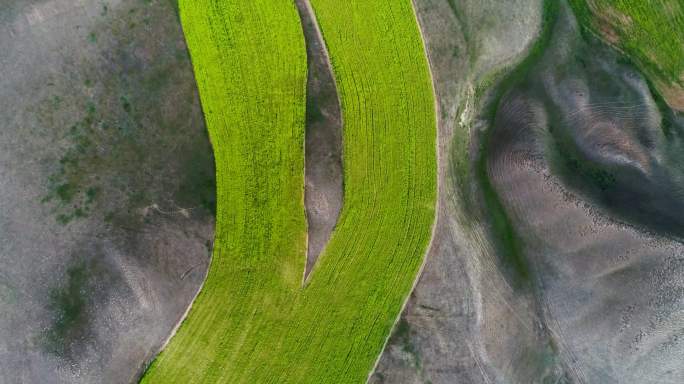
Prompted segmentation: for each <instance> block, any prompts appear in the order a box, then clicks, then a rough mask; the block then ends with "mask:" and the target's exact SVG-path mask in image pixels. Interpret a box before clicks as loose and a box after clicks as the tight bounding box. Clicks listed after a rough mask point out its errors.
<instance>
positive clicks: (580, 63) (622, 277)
mask: <svg viewBox="0 0 684 384" xmlns="http://www.w3.org/2000/svg"><path fill="white" fill-rule="evenodd" d="M562 9H563V13H562V17H561V18H560V20H559V22H558V23H557V25H556V27H555V29H554V31H553V36H552V42H551V45H550V47H549V48H548V49H547V50H546V53H545V55H544V56H543V57H542V58H541V59H540V60H539V62H538V63H537V64H536V65H534V66H533V67H532V68H530V71H529V74H528V75H527V77H526V78H525V79H524V80H523V81H522V82H521V84H520V85H518V86H516V87H514V88H513V89H511V90H510V91H509V92H508V94H507V95H506V96H505V97H504V99H503V100H502V102H501V104H500V106H499V109H498V114H497V116H496V119H495V122H494V126H493V128H492V129H493V130H494V131H493V132H492V142H491V146H490V148H491V152H490V153H489V154H488V174H489V177H490V178H491V180H492V183H493V184H494V186H495V188H496V191H497V193H498V194H499V196H501V198H502V201H503V203H504V205H505V207H506V211H507V212H508V213H509V215H510V217H511V219H512V222H513V223H514V227H515V228H517V229H518V233H519V235H520V237H521V239H522V241H523V243H524V244H525V247H524V248H525V255H526V257H527V258H528V260H529V261H530V263H529V265H530V266H531V267H532V272H533V276H534V277H535V280H536V284H537V285H538V287H539V289H538V291H537V296H538V300H539V302H540V303H541V305H542V306H543V312H544V314H543V318H544V322H545V324H546V325H547V326H548V328H549V330H550V331H551V334H552V335H553V340H554V343H555V345H556V348H557V351H558V354H559V356H560V357H561V358H562V360H563V361H564V362H565V365H566V366H567V367H569V371H568V377H569V378H570V379H572V381H573V382H578V383H606V384H612V383H681V382H684V365H682V361H683V359H684V342H682V335H683V332H684V331H683V329H684V316H682V314H684V245H683V244H682V241H681V240H682V238H681V234H682V231H684V225H682V223H681V215H679V214H676V213H675V212H681V211H682V208H681V205H682V203H683V200H682V197H683V196H682V193H681V191H682V190H684V189H683V187H684V181H683V179H682V165H681V164H682V161H681V158H682V154H681V145H682V139H684V136H683V133H684V124H682V121H681V119H680V118H679V117H677V115H676V114H674V113H673V112H672V111H670V110H668V109H667V108H666V107H665V106H664V103H663V104H661V106H660V108H659V106H658V104H657V103H656V101H655V99H654V97H653V95H652V93H651V90H649V86H648V83H647V82H646V80H645V79H644V78H643V76H642V75H641V74H640V73H639V72H637V70H636V69H635V68H633V67H632V66H630V65H629V64H627V63H626V62H625V61H624V60H623V59H622V58H621V57H620V56H619V55H618V54H617V53H616V52H614V51H612V50H610V49H608V48H607V47H605V46H603V45H601V44H600V43H598V42H596V41H587V40H586V39H583V38H582V36H581V35H580V33H579V30H578V27H577V25H576V24H575V20H574V18H573V16H572V14H571V12H570V11H569V7H563V8H562Z"/></svg>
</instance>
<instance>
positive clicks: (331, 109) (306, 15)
mask: <svg viewBox="0 0 684 384" xmlns="http://www.w3.org/2000/svg"><path fill="white" fill-rule="evenodd" d="M295 3H296V4H297V8H298V9H299V13H300V16H301V19H302V26H303V30H304V36H305V38H306V53H307V59H308V60H307V62H308V70H309V73H308V80H307V96H306V148H305V153H306V174H305V180H306V187H305V195H304V203H305V206H306V218H307V221H308V238H309V239H308V249H307V263H306V272H305V274H307V275H308V273H309V272H310V271H311V269H312V268H313V266H314V263H315V262H316V259H317V258H318V256H319V255H320V254H321V252H322V251H323V249H324V248H325V245H326V244H327V243H328V240H329V239H330V235H331V234H332V231H333V229H334V228H335V225H336V224H337V218H338V216H339V214H340V210H341V209H342V201H343V197H344V196H343V194H344V191H343V184H342V183H343V179H344V175H343V170H342V115H341V112H340V102H339V98H338V95H337V89H336V87H335V80H334V78H333V76H332V70H331V66H330V62H329V61H328V60H329V58H328V55H327V53H326V49H325V46H324V44H323V41H322V37H321V35H320V32H319V29H318V27H317V25H316V23H315V18H314V16H313V14H312V9H311V7H310V6H309V4H308V1H307V0H296V1H295Z"/></svg>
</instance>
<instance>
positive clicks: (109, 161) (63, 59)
mask: <svg viewBox="0 0 684 384" xmlns="http://www.w3.org/2000/svg"><path fill="white" fill-rule="evenodd" d="M0 52H2V54H1V55H0V68H1V71H2V76H0V105H2V108H1V109H0V127H2V128H1V129H0V196H1V198H0V264H2V266H3V267H2V268H1V269H0V307H2V311H0V383H3V384H5V383H8V384H9V383H41V384H45V383H47V384H51V383H130V382H134V381H135V380H136V379H137V376H138V374H139V373H140V372H141V370H142V369H143V367H144V364H145V363H146V362H147V361H149V359H151V358H152V357H153V356H154V354H155V353H156V352H157V351H158V349H159V348H160V346H161V345H162V343H163V342H164V340H165V339H166V337H167V336H168V334H169V333H170V331H171V329H172V328H173V326H174V325H175V324H176V323H177V322H178V320H179V319H180V318H181V316H182V315H183V313H184V311H185V309H186V308H187V306H188V305H189V304H190V301H191V300H192V298H193V297H194V295H195V293H196V291H197V289H198V288H199V286H200V284H201V282H202V280H203V278H204V276H205V273H206V270H207V267H208V261H209V256H210V251H211V243H212V238H213V230H214V223H213V222H214V219H213V210H214V202H215V196H214V193H215V192H214V190H215V183H214V164H213V157H212V151H211V147H210V144H209V140H208V137H207V134H206V132H205V127H204V123H203V117H202V112H201V108H200V104H199V98H198V97H197V91H196V88H195V81H194V77H193V72H192V67H191V64H190V60H189V57H188V54H187V51H186V47H185V43H184V39H183V35H182V31H181V28H180V23H179V20H178V18H177V14H176V9H175V2H174V1H166V0H152V1H147V0H107V1H82V0H79V1H72V0H9V1H5V2H3V5H2V7H0Z"/></svg>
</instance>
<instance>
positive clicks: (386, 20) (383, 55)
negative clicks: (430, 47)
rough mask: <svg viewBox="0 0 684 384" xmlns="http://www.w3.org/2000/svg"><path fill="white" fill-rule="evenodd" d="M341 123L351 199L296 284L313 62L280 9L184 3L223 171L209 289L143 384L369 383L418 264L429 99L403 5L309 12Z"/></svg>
mask: <svg viewBox="0 0 684 384" xmlns="http://www.w3.org/2000/svg"><path fill="white" fill-rule="evenodd" d="M312 5H313V7H314V9H315V13H316V16H317V18H318V20H319V23H320V26H321V30H322V33H323V36H324V38H325V41H326V44H327V46H328V50H329V53H330V56H331V60H332V64H333V69H334V72H335V76H336V80H337V83H338V89H339V92H340V100H341V103H342V111H343V117H344V178H345V179H344V187H345V191H344V192H345V195H344V196H345V201H344V207H343V209H342V212H341V214H340V219H339V222H338V225H337V227H336V229H335V232H334V233H333V235H332V237H331V239H330V241H329V243H328V245H327V247H326V249H325V251H324V252H323V254H322V255H321V256H320V257H319V259H318V262H317V265H316V266H315V267H314V270H313V272H312V273H311V275H310V276H309V280H308V281H307V283H306V284H305V285H302V276H303V271H304V264H305V259H306V252H305V247H306V223H305V219H304V217H305V215H304V207H303V185H304V180H303V175H304V170H303V166H304V161H303V160H304V153H303V148H304V140H303V133H304V112H305V111H304V108H305V79H306V57H305V49H304V41H303V36H302V32H301V27H300V25H299V18H298V16H297V13H296V10H295V8H294V4H293V2H291V1H287V0H250V1H236V0H232V1H218V0H202V1H197V0H192V1H191V0H185V1H181V4H180V12H181V19H182V22H183V26H184V31H185V34H186V38H187V40H188V44H189V47H190V52H191V56H192V59H193V65H194V67H195V72H196V77H197V82H198V86H199V90H200V95H201V99H202V103H203V108H204V112H205V115H206V118H207V126H208V129H209V131H210V135H211V139H212V144H213V146H214V150H215V153H216V162H217V188H218V191H217V199H218V201H217V204H218V206H217V209H218V211H217V233H216V244H215V249H214V258H213V260H212V265H211V268H210V272H209V276H208V278H207V281H206V282H205V285H204V288H203V290H202V292H201V293H200V295H199V296H198V298H197V300H196V301H195V303H194V305H193V309H192V311H191V312H190V314H189V316H188V318H187V320H186V321H185V322H184V324H183V325H182V326H181V328H180V329H179V331H178V333H177V334H176V336H175V337H174V338H173V339H172V341H171V343H170V344H169V345H168V347H167V348H166V349H165V350H164V352H162V353H161V354H160V356H159V357H158V358H157V360H156V361H155V362H154V364H153V365H152V367H151V368H150V369H149V370H148V372H147V374H146V375H145V377H144V378H143V382H145V383H170V382H178V383H196V382H210V383H213V382H229V383H278V384H281V383H293V384H295V383H296V384H300V383H316V384H320V383H362V382H364V381H365V380H366V376H367V375H368V373H369V371H370V369H371V368H372V366H373V363H374V361H375V359H376V357H377V356H378V354H379V353H380V352H381V349H382V347H383V343H384V341H385V339H386V337H387V335H388V334H389V332H390V330H391V328H392V326H393V324H394V321H395V319H396V317H397V316H398V314H399V311H400V309H401V306H402V303H403V302H404V300H405V299H406V296H407V295H408V293H409V291H410V289H411V287H412V284H413V281H414V279H415V276H416V274H417V272H418V269H419V267H420V265H421V263H422V260H423V256H424V254H425V251H426V248H427V245H428V243H429V240H430V236H431V228H432V224H433V219H434V205H435V198H436V152H435V149H436V146H435V139H436V127H435V111H434V99H433V92H432V88H431V82H430V75H429V70H428V67H427V61H426V58H425V55H424V50H423V45H422V40H421V38H420V33H419V30H418V26H417V23H416V19H415V15H414V13H413V8H412V5H411V2H410V0H400V1H391V2H387V1H384V0H354V1H348V2H346V3H345V6H344V7H340V5H339V2H338V1H336V0H315V1H312Z"/></svg>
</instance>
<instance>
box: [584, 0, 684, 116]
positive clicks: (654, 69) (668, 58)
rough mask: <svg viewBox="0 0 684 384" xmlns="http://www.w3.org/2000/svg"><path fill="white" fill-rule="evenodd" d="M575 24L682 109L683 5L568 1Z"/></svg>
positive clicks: (673, 1) (675, 0)
mask: <svg viewBox="0 0 684 384" xmlns="http://www.w3.org/2000/svg"><path fill="white" fill-rule="evenodd" d="M571 4H572V6H573V9H574V10H575V14H576V15H577V18H578V20H579V22H580V23H581V24H582V25H583V26H585V27H587V28H589V29H590V30H592V31H594V32H596V33H597V34H599V35H600V36H602V37H603V38H604V39H605V40H607V41H608V42H610V43H611V44H613V45H615V46H617V47H619V48H621V49H622V50H624V51H625V53H627V54H628V55H629V56H630V57H631V58H632V59H634V61H635V62H636V63H637V64H638V65H639V66H640V67H641V69H642V70H644V71H645V72H646V74H647V75H648V76H649V77H651V79H652V80H653V81H655V83H656V84H657V85H658V88H659V89H660V91H661V92H662V93H663V96H665V98H666V100H667V101H668V102H669V103H670V104H671V105H673V106H681V107H680V108H678V109H680V110H682V109H684V29H683V28H682V25H684V2H682V1H681V0H571Z"/></svg>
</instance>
